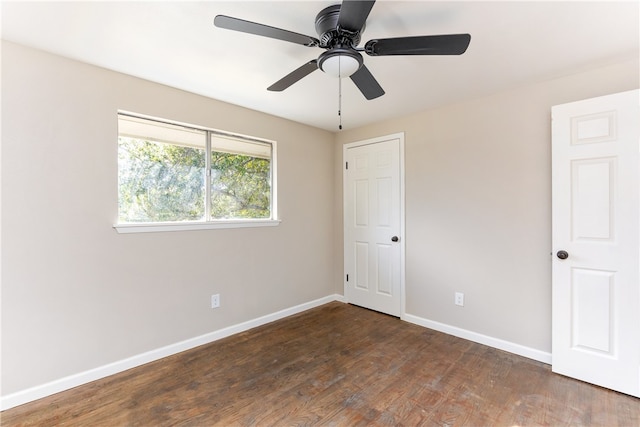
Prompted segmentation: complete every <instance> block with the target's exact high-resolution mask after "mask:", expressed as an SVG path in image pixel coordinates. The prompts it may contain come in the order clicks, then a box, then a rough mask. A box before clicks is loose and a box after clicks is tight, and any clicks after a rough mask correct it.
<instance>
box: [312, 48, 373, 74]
mask: <svg viewBox="0 0 640 427" xmlns="http://www.w3.org/2000/svg"><path fill="white" fill-rule="evenodd" d="M318 67H319V68H320V69H321V70H322V71H324V72H325V73H327V74H329V75H330V76H333V77H339V78H344V77H349V76H351V75H352V74H353V73H355V72H356V71H358V70H359V69H360V67H362V55H360V54H359V53H358V52H356V51H355V50H353V49H344V48H334V49H331V50H329V51H327V52H324V53H322V54H321V55H320V57H319V58H318Z"/></svg>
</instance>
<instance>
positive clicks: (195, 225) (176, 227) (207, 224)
mask: <svg viewBox="0 0 640 427" xmlns="http://www.w3.org/2000/svg"><path fill="white" fill-rule="evenodd" d="M120 116H130V117H134V118H140V119H145V120H151V121H154V122H159V123H166V124H170V125H177V126H184V127H187V128H192V129H196V130H201V131H204V132H206V153H207V155H206V166H205V169H206V171H205V173H206V176H205V177H206V179H205V185H206V196H205V197H206V201H205V209H206V217H209V210H210V206H209V203H210V197H211V194H210V187H211V182H210V181H211V179H210V173H211V170H210V166H211V165H210V162H211V155H210V153H211V136H212V135H218V136H222V137H228V138H233V139H239V140H245V141H248V142H254V143H255V142H259V143H262V144H269V145H271V158H270V162H271V218H268V219H264V218H259V219H252V218H242V219H223V220H216V219H213V220H209V221H176V222H140V223H120V222H117V221H116V223H115V224H114V225H113V228H114V229H115V230H116V231H117V232H118V233H120V234H127V233H152V232H166V231H192V230H214V229H221V228H247V227H273V226H277V225H279V224H280V222H281V221H280V220H279V219H278V212H277V206H278V203H277V187H278V185H277V173H276V171H277V158H278V156H277V144H276V141H272V140H267V139H262V138H256V137H252V136H247V135H240V134H235V133H231V132H225V131H221V130H217V129H211V128H206V127H203V126H197V125H192V124H189V123H181V122H177V121H172V120H166V119H161V118H157V117H152V116H146V115H143V114H138V113H133V112H129V111H123V110H118V114H117V117H120ZM118 134H119V132H118ZM117 216H118V214H116V217H117Z"/></svg>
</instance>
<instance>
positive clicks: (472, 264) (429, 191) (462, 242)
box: [334, 61, 639, 352]
mask: <svg viewBox="0 0 640 427" xmlns="http://www.w3.org/2000/svg"><path fill="white" fill-rule="evenodd" d="M638 69H639V64H638V62H637V61H631V62H626V63H620V64H617V65H612V66H608V67H605V68H600V69H596V70H592V71H590V72H585V73H581V74H577V75H572V76H566V77H563V78H559V79H556V80H552V81H547V82H543V83H539V84H536V85H532V86H527V87H522V88H518V89H514V90H511V91H507V92H504V93H499V94H496V95H494V96H489V97H486V98H482V99H475V100H471V101H467V102H463V103H459V104H456V105H451V106H447V107H443V108H439V109H434V110H430V111H425V112H422V113H420V114H416V115H412V116H410V117H405V118H402V119H398V120H390V121H387V122H383V123H379V124H376V125H373V126H368V127H365V128H361V129H356V130H353V131H343V132H341V133H339V134H338V135H337V137H336V138H337V144H336V148H335V152H334V156H335V157H336V158H337V159H338V160H340V159H341V157H342V145H343V144H345V143H349V142H354V141H360V140H365V139H369V138H373V137H378V136H384V135H388V134H392V133H397V132H405V162H406V166H405V168H406V170H405V180H406V193H405V196H406V236H405V237H406V238H405V243H406V311H407V313H408V314H411V315H414V316H418V317H420V318H423V319H428V320H432V321H436V322H440V323H443V324H445V325H449V326H454V327H458V328H462V329H465V330H467V331H471V332H474V333H477V334H484V335H487V336H490V337H493V338H498V339H502V340H506V341H509V342H512V343H516V344H520V345H523V346H527V347H530V348H533V349H536V350H540V351H543V352H550V351H551V257H550V253H551V249H552V248H551V137H550V135H551V106H552V105H556V104H561V103H566V102H570V101H577V100H580V99H585V98H590V97H595V96H600V95H605V94H609V93H614V92H620V91H624V90H630V89H635V88H638V87H639V81H638ZM428 89H429V88H428V85H427V86H425V87H424V91H425V93H428ZM425 96H428V95H425ZM338 160H337V161H336V165H335V169H334V173H335V176H336V178H335V182H336V188H335V192H336V196H335V197H334V200H336V202H337V203H341V202H342V196H341V194H342V187H341V186H342V183H341V179H342V169H341V162H340V161H338ZM336 212H341V208H336ZM340 219H341V218H336V222H335V224H336V230H334V235H335V240H334V250H335V253H336V265H337V266H340V265H341V263H340V262H341V260H342V244H341V242H342V229H341V224H340ZM336 277H339V278H341V277H342V271H340V272H338V273H337V274H336ZM455 291H460V292H464V293H465V307H464V308H460V307H456V306H455V305H454V304H453V297H454V292H455Z"/></svg>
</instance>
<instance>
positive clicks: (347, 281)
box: [347, 274, 349, 282]
mask: <svg viewBox="0 0 640 427" xmlns="http://www.w3.org/2000/svg"><path fill="white" fill-rule="evenodd" d="M348 281H349V275H348V274H347V282H348Z"/></svg>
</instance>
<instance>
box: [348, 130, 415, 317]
mask: <svg viewBox="0 0 640 427" xmlns="http://www.w3.org/2000/svg"><path fill="white" fill-rule="evenodd" d="M402 142H403V135H402V134H399V135H392V136H390V137H385V138H379V139H375V140H368V141H362V142H359V143H353V144H348V145H346V146H345V148H344V151H345V152H344V158H345V162H344V232H345V242H344V252H345V255H344V256H345V282H344V284H345V297H346V300H347V302H349V303H352V304H355V305H359V306H362V307H366V308H370V309H372V310H376V311H380V312H383V313H387V314H391V315H393V316H400V314H401V312H402V295H401V294H402V289H401V288H402V277H403V271H402V265H403V262H402V259H403V247H404V243H403V224H402V180H401V153H402Z"/></svg>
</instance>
